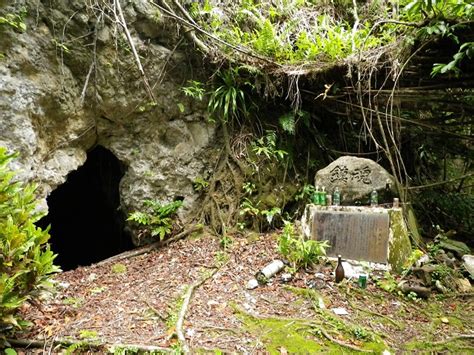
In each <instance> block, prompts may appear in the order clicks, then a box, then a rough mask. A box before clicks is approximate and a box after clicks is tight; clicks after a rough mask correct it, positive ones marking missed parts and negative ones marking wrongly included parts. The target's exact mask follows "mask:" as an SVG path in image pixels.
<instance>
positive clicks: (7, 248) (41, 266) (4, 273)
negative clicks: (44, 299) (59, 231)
mask: <svg viewBox="0 0 474 355" xmlns="http://www.w3.org/2000/svg"><path fill="white" fill-rule="evenodd" d="M15 157H16V155H14V154H7V151H6V149H5V148H2V147H0V328H2V327H6V328H8V327H16V328H21V327H22V326H24V325H25V324H26V323H25V322H23V321H22V320H21V319H19V317H18V316H17V314H16V312H17V310H18V309H19V308H20V307H21V305H22V304H23V303H24V302H25V301H27V300H29V299H32V298H35V297H37V296H38V293H39V291H40V290H41V289H43V288H45V287H46V286H48V284H49V283H48V281H49V280H50V276H51V274H52V273H55V272H58V271H60V269H59V268H58V267H56V266H54V265H53V261H54V258H55V257H56V255H55V254H53V252H52V251H51V250H50V247H49V245H48V244H47V242H48V239H49V237H50V236H49V233H48V229H46V230H42V229H41V228H38V227H36V226H35V224H34V223H35V222H37V221H38V220H39V219H40V218H41V217H42V216H43V214H41V213H39V212H37V211H36V196H35V190H36V187H35V186H34V185H31V184H22V183H20V182H13V178H14V176H15V174H14V172H12V171H11V170H10V169H9V167H8V164H9V163H10V162H11V160H12V159H14V158H15Z"/></svg>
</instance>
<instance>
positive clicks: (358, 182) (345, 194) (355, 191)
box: [314, 156, 396, 206]
mask: <svg viewBox="0 0 474 355" xmlns="http://www.w3.org/2000/svg"><path fill="white" fill-rule="evenodd" d="M314 180H315V186H319V187H321V186H324V187H325V189H326V191H327V192H328V193H332V192H333V191H334V189H335V188H336V187H338V188H339V191H340V192H341V196H342V197H341V204H342V205H352V206H353V205H356V204H364V203H366V202H367V201H368V197H369V195H370V193H371V192H372V191H373V190H377V192H378V193H379V195H380V196H381V198H382V197H383V198H385V199H387V200H389V201H390V202H391V199H392V197H393V196H396V190H395V179H394V178H393V176H392V175H390V174H389V173H388V172H387V170H385V169H384V168H383V167H381V166H380V165H379V164H377V163H376V162H374V161H373V160H370V159H364V158H356V157H351V156H343V157H341V158H339V159H337V160H335V161H333V162H332V163H331V164H329V165H328V166H327V167H325V168H324V169H321V170H319V171H318V172H317V173H316V176H315V179H314ZM387 202H388V201H387Z"/></svg>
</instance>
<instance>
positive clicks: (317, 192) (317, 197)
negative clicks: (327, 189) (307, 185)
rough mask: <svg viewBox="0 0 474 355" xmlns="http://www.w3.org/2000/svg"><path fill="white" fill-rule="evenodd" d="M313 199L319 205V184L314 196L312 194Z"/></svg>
mask: <svg viewBox="0 0 474 355" xmlns="http://www.w3.org/2000/svg"><path fill="white" fill-rule="evenodd" d="M311 200H312V202H313V203H314V204H315V205H319V186H318V185H316V190H315V191H314V193H313V196H311Z"/></svg>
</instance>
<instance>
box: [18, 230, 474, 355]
mask: <svg viewBox="0 0 474 355" xmlns="http://www.w3.org/2000/svg"><path fill="white" fill-rule="evenodd" d="M251 236H252V237H250V236H249V237H243V236H240V237H239V236H236V237H234V243H233V244H232V246H231V247H230V248H228V249H227V250H226V251H224V250H222V248H221V247H220V245H219V240H218V239H216V238H214V237H212V236H210V235H206V234H202V235H200V236H197V237H193V238H188V239H187V240H181V241H178V242H176V243H173V244H171V245H169V246H167V247H163V248H161V249H158V250H154V251H152V252H150V253H148V254H143V255H139V256H135V257H132V258H128V259H124V260H121V261H118V262H116V263H105V264H99V265H92V266H87V267H79V268H77V269H75V270H71V271H68V272H63V273H61V274H58V275H56V276H55V280H56V281H57V282H56V284H57V286H56V289H57V291H56V292H55V293H54V294H52V295H51V296H50V297H49V298H48V299H46V300H44V301H43V302H42V305H41V306H40V307H38V305H32V304H27V305H25V307H23V309H22V312H23V314H24V316H25V317H26V319H27V320H29V321H30V322H32V323H33V326H32V327H31V328H30V329H29V330H28V331H27V332H25V333H23V334H20V335H18V336H17V337H18V338H22V339H27V340H41V341H44V342H45V348H47V344H48V343H51V344H53V341H54V340H55V339H70V340H80V341H83V342H84V343H87V342H90V343H91V344H94V343H97V342H98V343H101V344H106V345H113V344H143V345H154V346H160V347H165V348H170V349H179V346H178V341H177V339H176V337H175V333H176V327H175V326H176V321H177V318H178V314H179V312H180V309H181V305H182V297H183V295H184V294H185V292H186V290H187V287H189V285H191V284H193V283H195V282H196V281H198V280H200V279H203V277H205V275H209V274H210V272H211V271H213V270H215V269H216V268H218V270H217V272H216V273H215V274H214V275H213V276H212V277H211V278H209V279H208V280H207V281H206V282H204V283H203V284H202V285H201V286H199V287H198V288H197V289H196V290H195V292H194V294H193V296H192V299H191V303H190V305H189V308H188V310H187V313H186V317H185V322H184V326H183V328H184V329H183V331H184V334H185V337H186V341H187V344H188V345H189V346H190V348H191V349H192V351H193V352H199V351H202V352H207V351H215V350H221V351H225V352H237V353H255V352H270V353H282V354H283V353H288V352H290V353H294V352H300V353H308V352H313V351H323V352H324V351H334V350H336V351H344V352H347V351H349V352H351V351H356V350H357V349H360V350H361V351H365V352H367V351H375V352H381V351H383V350H384V349H389V350H391V351H400V350H415V349H416V350H438V351H443V350H444V351H446V350H448V351H463V352H466V351H468V352H469V351H472V350H474V343H473V337H474V325H473V322H472V319H474V317H473V316H474V304H473V302H472V294H470V295H464V296H459V295H454V296H449V297H443V298H441V297H431V299H430V300H428V301H423V300H418V301H411V300H407V299H405V298H401V297H399V296H396V295H393V294H390V293H387V292H385V291H383V290H382V289H380V288H379V287H378V286H376V285H375V284H374V283H373V282H372V281H373V278H375V275H373V276H374V277H373V278H372V279H370V280H369V283H368V286H367V288H366V289H360V288H358V286H357V284H356V283H355V282H353V281H352V280H348V281H344V282H343V283H341V284H335V283H334V282H333V276H332V272H333V269H334V265H333V264H329V263H327V264H325V265H319V266H318V267H317V268H316V269H315V270H301V271H299V272H298V273H297V274H296V275H295V277H294V278H293V279H292V280H291V281H290V282H288V283H282V282H281V281H280V277H279V275H277V276H276V277H275V278H274V279H273V280H271V281H270V283H269V284H267V285H262V286H259V287H258V288H256V289H254V290H247V289H246V284H247V282H248V280H250V279H251V278H252V277H253V276H254V275H255V273H256V272H257V271H259V270H261V269H262V268H263V267H264V266H265V265H266V264H268V263H269V262H271V261H272V260H274V259H277V258H279V255H278V252H277V236H276V235H272V234H263V235H256V234H252V235H251ZM315 272H319V273H323V274H324V278H323V279H322V280H321V279H316V278H315ZM315 281H317V282H316V283H315ZM309 284H313V285H316V289H311V288H309V287H308V285H309ZM323 304H324V307H325V308H320V307H321V306H323ZM337 307H342V308H344V309H345V310H347V312H348V315H341V316H338V315H335V314H334V313H333V312H332V311H331V310H332V309H333V308H337ZM82 349H87V347H86V348H84V347H83V348H82ZM102 349H104V351H106V349H107V347H106V346H105V347H103V348H102ZM23 351H25V352H26V353H28V352H34V350H32V349H26V350H25V349H24V350H23Z"/></svg>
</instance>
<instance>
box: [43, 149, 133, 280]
mask: <svg viewBox="0 0 474 355" xmlns="http://www.w3.org/2000/svg"><path fill="white" fill-rule="evenodd" d="M124 173H125V167H124V165H123V164H121V163H120V161H119V160H118V159H117V158H116V157H115V156H114V155H113V154H112V153H111V152H110V151H109V150H107V149H106V148H104V147H102V146H96V147H95V148H94V149H92V150H91V151H90V152H89V153H88V154H87V160H86V162H85V163H84V165H83V166H81V167H79V168H78V169H77V170H76V171H73V172H71V173H69V175H68V177H67V180H66V182H65V183H64V184H62V185H61V186H59V187H58V188H56V190H54V191H53V192H52V193H51V194H50V196H49V197H48V199H47V201H48V207H49V213H48V215H47V216H45V217H43V218H42V219H41V220H40V221H39V222H38V223H37V225H38V226H39V227H41V228H46V227H47V226H48V225H49V224H50V225H51V230H50V235H51V239H50V241H49V242H50V244H51V249H52V250H53V251H54V252H55V253H56V254H58V256H57V258H56V260H55V264H56V265H59V266H61V268H62V269H63V270H64V271H66V270H70V269H73V268H76V267H77V266H80V265H90V264H92V263H95V262H98V261H100V260H103V259H106V258H108V257H110V256H113V255H116V254H119V253H121V252H123V251H126V250H129V249H132V248H133V247H134V246H133V244H132V241H131V238H130V235H129V234H128V233H126V232H125V231H124V227H125V215H124V213H123V212H122V211H121V210H120V196H119V183H120V179H121V178H122V177H123V175H124Z"/></svg>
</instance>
